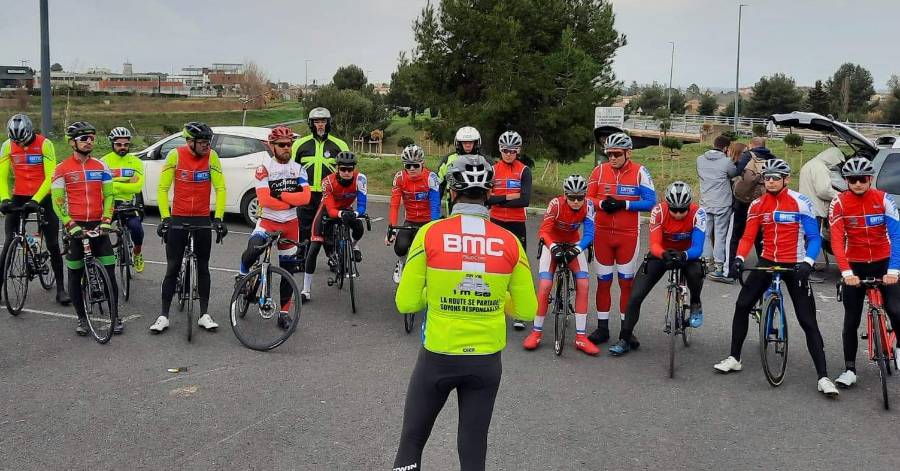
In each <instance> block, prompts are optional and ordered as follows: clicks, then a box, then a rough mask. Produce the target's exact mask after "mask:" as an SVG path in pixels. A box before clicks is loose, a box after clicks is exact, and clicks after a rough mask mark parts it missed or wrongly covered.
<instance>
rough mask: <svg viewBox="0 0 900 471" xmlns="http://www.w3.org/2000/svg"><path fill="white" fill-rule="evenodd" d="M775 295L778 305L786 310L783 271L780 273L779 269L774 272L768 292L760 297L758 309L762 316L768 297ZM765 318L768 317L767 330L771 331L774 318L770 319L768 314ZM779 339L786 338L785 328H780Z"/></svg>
mask: <svg viewBox="0 0 900 471" xmlns="http://www.w3.org/2000/svg"><path fill="white" fill-rule="evenodd" d="M773 296H774V297H776V299H777V300H778V307H779V309H781V312H785V311H784V295H783V294H782V292H781V273H778V272H777V271H776V272H774V273H772V283H771V284H770V285H769V288H768V289H767V290H766V293H765V294H764V295H763V297H762V299H760V301H759V304H758V306H759V309H758V310H757V312H758V313H759V315H760V316H763V315H764V314H763V313H762V306H763V302H765V300H766V299H769V298H770V297H773ZM765 319H766V332H771V331H772V319H770V318H769V317H768V316H766V317H765ZM778 340H781V341H783V340H784V329H778Z"/></svg>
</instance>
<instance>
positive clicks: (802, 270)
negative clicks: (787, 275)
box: [797, 262, 813, 284]
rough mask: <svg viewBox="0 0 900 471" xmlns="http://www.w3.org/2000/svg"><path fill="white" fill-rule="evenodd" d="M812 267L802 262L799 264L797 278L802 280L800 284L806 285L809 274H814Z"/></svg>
mask: <svg viewBox="0 0 900 471" xmlns="http://www.w3.org/2000/svg"><path fill="white" fill-rule="evenodd" d="M812 269H813V267H812V265H810V264H808V263H806V262H800V263H798V264H797V277H799V278H800V283H801V284H802V283H806V282H807V281H809V274H810V273H811V272H812Z"/></svg>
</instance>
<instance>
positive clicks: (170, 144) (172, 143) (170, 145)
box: [159, 136, 185, 159]
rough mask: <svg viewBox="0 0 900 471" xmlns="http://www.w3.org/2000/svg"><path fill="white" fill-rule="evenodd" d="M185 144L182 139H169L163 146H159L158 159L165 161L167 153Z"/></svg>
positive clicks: (179, 137)
mask: <svg viewBox="0 0 900 471" xmlns="http://www.w3.org/2000/svg"><path fill="white" fill-rule="evenodd" d="M184 144H185V140H184V138H183V137H181V136H178V137H176V138H174V139H169V140H168V141H166V142H164V143H163V145H161V146H159V158H161V159H165V158H166V156H167V155H169V151H170V150H172V149H174V148H176V147H181V146H183V145H184Z"/></svg>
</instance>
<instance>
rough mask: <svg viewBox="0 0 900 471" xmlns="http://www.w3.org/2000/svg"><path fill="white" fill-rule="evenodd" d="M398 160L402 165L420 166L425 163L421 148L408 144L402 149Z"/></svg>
mask: <svg viewBox="0 0 900 471" xmlns="http://www.w3.org/2000/svg"><path fill="white" fill-rule="evenodd" d="M400 160H401V161H403V163H404V164H421V163H422V162H425V152H423V151H422V148H421V147H419V146H417V145H415V144H410V145H408V146H406V147H405V148H404V149H403V152H402V153H401V154H400Z"/></svg>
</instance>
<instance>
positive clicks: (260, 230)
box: [238, 218, 277, 279]
mask: <svg viewBox="0 0 900 471" xmlns="http://www.w3.org/2000/svg"><path fill="white" fill-rule="evenodd" d="M275 224H277V223H275V222H274V221H269V220H268V219H263V218H259V220H258V221H256V227H255V228H254V229H253V233H252V234H250V238H249V239H248V240H247V248H246V249H244V251H243V252H242V253H241V266H240V267H239V268H238V274H239V275H240V276H244V275H246V274H247V272H249V271H250V267H252V266H253V264H254V263H256V261H257V260H259V256H260V255H262V253H263V252H264V251H265V248H264V247H263V245H264V244H265V243H266V232H267V231H274V230H277V229H272V227H274V225H275ZM240 276H239V277H238V279H240Z"/></svg>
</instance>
